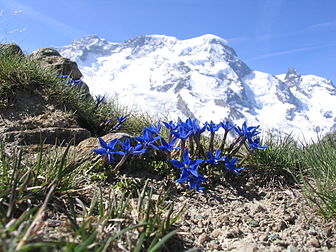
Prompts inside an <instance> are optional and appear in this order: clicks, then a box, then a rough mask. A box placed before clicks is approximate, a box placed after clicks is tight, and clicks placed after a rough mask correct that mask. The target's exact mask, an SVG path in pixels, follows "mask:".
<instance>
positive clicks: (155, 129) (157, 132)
mask: <svg viewBox="0 0 336 252" xmlns="http://www.w3.org/2000/svg"><path fill="white" fill-rule="evenodd" d="M146 129H147V130H149V131H150V132H151V133H152V134H154V135H160V131H161V122H160V121H159V122H158V123H157V125H156V127H154V126H153V125H149V127H147V128H146Z"/></svg>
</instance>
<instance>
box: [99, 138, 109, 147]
mask: <svg viewBox="0 0 336 252" xmlns="http://www.w3.org/2000/svg"><path fill="white" fill-rule="evenodd" d="M98 140H99V143H100V146H101V147H103V148H104V149H108V146H107V143H106V142H105V141H104V139H103V138H101V137H99V138H98Z"/></svg>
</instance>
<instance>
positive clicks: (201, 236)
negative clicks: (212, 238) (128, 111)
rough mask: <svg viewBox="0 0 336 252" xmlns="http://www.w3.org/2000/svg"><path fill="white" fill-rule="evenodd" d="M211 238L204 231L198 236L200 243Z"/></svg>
mask: <svg viewBox="0 0 336 252" xmlns="http://www.w3.org/2000/svg"><path fill="white" fill-rule="evenodd" d="M207 240H209V236H208V235H207V234H206V233H202V234H201V235H200V236H199V237H198V243H199V244H202V243H204V242H205V241H207Z"/></svg>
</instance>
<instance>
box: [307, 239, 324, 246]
mask: <svg viewBox="0 0 336 252" xmlns="http://www.w3.org/2000/svg"><path fill="white" fill-rule="evenodd" d="M308 244H309V245H310V246H312V247H314V248H320V247H321V243H320V242H319V240H317V239H316V238H311V239H310V240H309V241H308Z"/></svg>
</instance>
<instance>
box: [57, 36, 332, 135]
mask: <svg viewBox="0 0 336 252" xmlns="http://www.w3.org/2000/svg"><path fill="white" fill-rule="evenodd" d="M55 49H57V50H58V51H59V52H60V53H61V55H62V56H64V57H67V58H70V59H71V60H74V61H76V62H77V64H78V66H79V69H80V70H81V72H82V73H83V76H84V78H83V81H84V82H85V83H87V85H88V86H89V89H90V92H91V94H92V95H93V96H98V95H101V96H102V95H104V96H105V97H108V98H110V99H117V101H118V103H120V104H123V105H127V106H128V107H130V108H132V109H134V110H138V111H144V112H149V113H150V114H155V115H156V116H157V117H161V118H165V119H167V120H168V119H176V118H177V117H181V118H185V117H193V118H197V119H198V120H199V121H200V122H205V121H210V120H212V121H214V122H220V121H226V120H229V121H231V122H233V123H236V124H241V123H242V122H244V121H247V122H248V123H249V124H251V125H261V127H262V129H264V130H266V131H272V132H274V131H276V132H280V133H286V134H292V135H293V136H294V137H297V138H300V139H305V140H310V139H316V138H317V137H321V136H324V135H326V134H329V133H332V132H335V131H336V106H335V105H336V102H335V98H336V89H335V86H334V85H333V83H332V82H331V81H330V80H328V79H325V78H322V77H318V76H314V75H300V74H299V73H297V71H296V70H295V69H294V68H289V70H288V72H287V74H281V75H277V76H274V75H271V74H268V73H265V72H261V71H255V70H252V69H250V68H249V67H248V66H247V64H245V63H244V62H243V61H242V60H241V59H239V57H238V55H237V53H236V52H235V50H234V49H233V48H232V47H230V45H229V43H228V42H227V41H226V40H224V39H222V38H220V37H218V36H216V35H212V34H205V35H203V36H200V37H196V38H191V39H186V40H178V39H177V38H175V37H171V36H165V35H145V36H138V37H135V38H133V39H129V40H126V41H124V42H122V43H112V42H109V41H107V40H105V39H102V38H99V37H98V36H96V35H91V36H87V37H84V38H81V39H79V40H76V41H74V42H73V43H72V44H70V45H67V46H63V47H58V48H55Z"/></svg>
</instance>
